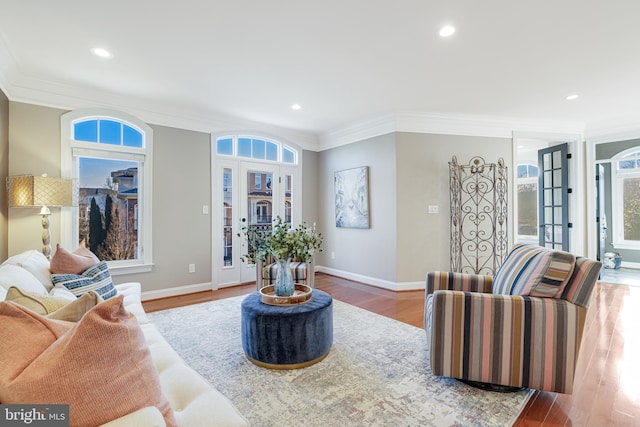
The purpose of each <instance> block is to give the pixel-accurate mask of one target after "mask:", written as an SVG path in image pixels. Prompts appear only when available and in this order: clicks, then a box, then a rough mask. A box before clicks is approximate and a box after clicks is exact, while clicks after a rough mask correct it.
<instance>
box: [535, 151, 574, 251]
mask: <svg viewBox="0 0 640 427" xmlns="http://www.w3.org/2000/svg"><path fill="white" fill-rule="evenodd" d="M567 154H568V144H566V143H564V144H560V145H554V146H552V147H549V148H545V149H543V150H539V151H538V170H539V172H538V219H539V221H540V222H539V227H540V228H539V233H538V239H539V244H540V246H544V247H547V248H552V249H559V250H563V251H569V227H571V224H570V223H569V192H570V189H569V172H568V169H569V167H568V160H567V158H568V156H567Z"/></svg>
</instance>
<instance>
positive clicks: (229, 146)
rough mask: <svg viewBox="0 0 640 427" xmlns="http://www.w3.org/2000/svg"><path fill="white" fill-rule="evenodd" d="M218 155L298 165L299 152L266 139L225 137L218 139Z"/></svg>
mask: <svg viewBox="0 0 640 427" xmlns="http://www.w3.org/2000/svg"><path fill="white" fill-rule="evenodd" d="M216 154H218V155H221V156H236V157H243V158H246V159H254V160H266V161H270V162H279V163H288V164H292V165H295V164H298V158H297V151H296V150H294V149H293V148H291V147H287V146H286V145H284V144H282V143H280V142H277V141H272V140H269V139H265V138H258V137H252V136H242V135H240V136H223V137H219V138H217V139H216Z"/></svg>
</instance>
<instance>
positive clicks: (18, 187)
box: [7, 175, 73, 207]
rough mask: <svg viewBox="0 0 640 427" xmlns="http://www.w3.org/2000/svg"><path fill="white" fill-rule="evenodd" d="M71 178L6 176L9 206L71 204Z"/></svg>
mask: <svg viewBox="0 0 640 427" xmlns="http://www.w3.org/2000/svg"><path fill="white" fill-rule="evenodd" d="M72 182H73V181H72V180H71V179H64V178H53V177H49V176H34V175H18V176H10V177H8V178H7V196H8V198H9V207H19V206H24V207H27V206H72V205H73V184H72Z"/></svg>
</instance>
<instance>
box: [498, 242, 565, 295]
mask: <svg viewBox="0 0 640 427" xmlns="http://www.w3.org/2000/svg"><path fill="white" fill-rule="evenodd" d="M575 261H576V258H575V256H574V255H572V254H570V253H568V252H562V251H555V250H550V249H547V248H543V247H541V246H535V245H516V246H514V248H513V249H512V250H511V252H510V253H509V255H507V258H506V259H505V261H504V263H503V264H502V265H501V266H500V268H499V269H498V272H497V273H496V275H495V277H494V279H493V293H494V294H503V295H523V296H526V295H528V296H538V297H549V298H560V297H561V296H562V292H563V291H564V288H565V286H566V285H567V283H568V282H569V279H571V274H572V273H573V269H574V266H575Z"/></svg>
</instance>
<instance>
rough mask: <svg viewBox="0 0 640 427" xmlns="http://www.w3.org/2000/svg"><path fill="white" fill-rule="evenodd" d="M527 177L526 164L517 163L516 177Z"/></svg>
mask: <svg viewBox="0 0 640 427" xmlns="http://www.w3.org/2000/svg"><path fill="white" fill-rule="evenodd" d="M526 177H527V165H518V178H526Z"/></svg>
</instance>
